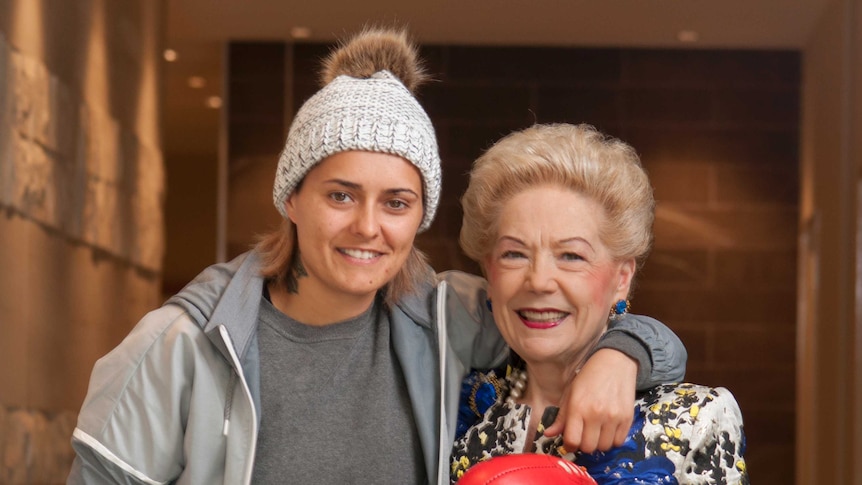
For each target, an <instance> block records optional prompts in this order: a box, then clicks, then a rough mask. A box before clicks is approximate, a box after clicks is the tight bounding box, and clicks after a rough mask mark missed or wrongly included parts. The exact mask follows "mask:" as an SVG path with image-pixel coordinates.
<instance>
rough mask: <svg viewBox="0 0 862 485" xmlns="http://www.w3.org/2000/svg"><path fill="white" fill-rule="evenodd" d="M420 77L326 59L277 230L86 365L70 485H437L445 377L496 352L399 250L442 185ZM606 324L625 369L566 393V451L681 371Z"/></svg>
mask: <svg viewBox="0 0 862 485" xmlns="http://www.w3.org/2000/svg"><path fill="white" fill-rule="evenodd" d="M422 79H423V74H422V71H421V69H420V68H419V66H418V61H417V57H416V52H415V49H414V48H413V47H412V46H411V45H410V44H409V43H408V42H407V41H406V37H405V35H404V34H403V33H401V32H388V31H377V30H370V31H366V32H363V33H362V34H360V35H359V36H357V37H356V38H354V39H352V40H351V41H350V42H348V43H347V44H345V45H343V46H341V47H340V48H339V49H337V50H336V51H335V52H334V53H333V54H332V55H331V56H330V58H329V59H327V61H326V64H325V68H324V76H323V84H324V86H323V88H322V89H321V90H320V91H318V92H317V93H316V94H315V95H314V96H312V97H311V98H310V99H309V100H308V101H306V102H305V104H304V105H303V106H302V108H301V109H300V110H299V112H298V113H297V115H296V118H295V119H294V121H293V124H292V126H291V129H290V132H289V134H288V137H287V142H286V145H285V148H284V151H283V152H282V154H281V157H280V159H279V163H278V170H277V173H276V178H275V184H274V191H273V192H274V193H273V195H274V201H275V207H276V209H277V210H278V211H279V212H280V213H281V214H282V215H283V216H284V222H283V225H282V227H281V228H280V229H278V230H277V231H275V232H273V233H272V234H270V235H268V236H266V237H265V238H264V239H263V240H262V241H261V243H260V244H259V245H258V246H257V247H256V248H255V249H254V250H252V251H250V252H248V253H247V254H245V255H243V256H241V257H239V258H237V259H236V260H235V261H233V262H231V263H228V264H223V265H216V266H214V267H211V268H209V269H207V270H205V271H204V272H203V273H202V274H201V275H200V276H198V277H197V278H196V279H195V280H194V281H193V282H192V283H190V284H189V285H188V286H187V287H186V288H185V289H183V290H182V291H181V292H180V293H179V294H178V295H176V296H175V297H173V298H171V299H170V300H169V301H168V303H167V304H166V305H165V306H164V307H162V308H160V309H158V310H155V311H154V312H152V313H150V314H148V315H147V316H146V317H144V319H143V320H142V321H141V322H140V323H139V324H138V326H137V327H136V328H135V329H134V330H133V331H132V333H131V334H130V335H129V336H128V337H127V338H126V340H124V341H123V342H122V343H121V344H120V345H119V346H118V347H117V348H116V349H115V350H114V351H112V352H111V353H110V354H108V355H107V356H106V357H105V358H103V359H102V360H100V361H99V363H97V365H96V368H95V370H94V371H93V376H92V379H91V382H90V389H89V392H88V395H87V398H86V401H85V402H84V405H83V408H82V410H81V413H80V415H79V418H78V426H77V428H76V429H75V432H74V436H73V445H74V447H75V450H76V452H77V459H76V461H75V465H74V468H73V470H72V474H71V476H70V480H69V481H70V482H71V483H84V482H86V483H93V482H99V481H111V482H122V483H168V482H170V483H173V482H177V483H232V484H233V483H237V484H242V483H249V482H250V481H254V482H257V483H284V482H290V483H379V484H386V483H393V484H394V483H397V484H404V483H438V481H445V480H448V452H449V449H450V447H451V443H452V439H453V438H454V435H453V433H452V430H453V429H454V425H455V417H456V406H457V398H458V391H457V390H458V388H459V386H460V382H461V379H462V378H463V376H464V375H465V374H466V372H467V371H468V370H469V369H470V368H490V367H493V366H496V365H499V364H501V363H502V362H504V361H505V358H506V355H507V353H508V351H507V349H506V347H505V342H504V341H503V339H502V338H501V337H500V335H499V333H498V331H497V330H496V327H495V326H494V323H493V319H492V317H491V315H490V314H489V311H488V309H487V307H486V305H485V300H486V298H485V289H484V281H483V280H481V279H480V278H477V277H472V276H469V275H464V274H458V273H453V274H448V275H446V276H444V277H440V278H438V277H436V276H435V275H434V273H433V272H432V271H431V270H430V268H429V267H428V266H427V265H426V264H425V262H424V260H423V258H422V256H421V254H420V253H419V252H418V251H417V250H416V249H415V248H414V246H413V241H414V238H415V235H416V234H417V232H419V231H422V230H424V229H427V228H428V226H429V225H430V224H431V221H432V219H433V217H434V213H435V211H436V209H437V204H438V199H439V196H440V182H441V175H440V158H439V155H438V150H437V142H436V139H435V135H434V130H433V127H432V125H431V122H430V120H429V118H428V116H427V114H426V113H425V111H424V110H423V109H422V106H421V105H420V104H419V103H418V101H417V100H416V98H415V97H414V96H413V93H412V90H413V89H414V88H415V87H416V86H417V85H418V84H419V82H420V81H421V80H422ZM622 328H623V329H621V331H620V332H618V334H617V335H616V337H610V338H608V339H607V340H606V342H605V344H606V345H607V346H608V347H612V348H619V349H621V350H626V349H632V350H629V351H628V352H629V353H630V354H632V356H633V357H635V359H636V360H632V359H631V358H629V357H627V356H626V355H624V354H623V353H620V352H617V351H616V350H611V349H610V348H608V349H603V350H601V351H599V352H597V353H596V355H595V356H594V358H593V359H591V360H590V363H591V364H592V368H591V370H589V371H588V370H586V369H585V371H584V376H583V378H579V379H578V380H575V382H574V384H573V385H572V386H571V387H572V389H573V391H572V392H573V393H590V394H592V395H594V397H593V399H592V401H591V402H589V403H586V407H584V406H585V404H584V403H583V401H576V402H574V404H573V405H572V406H571V407H568V408H567V410H568V412H569V416H568V418H567V419H566V421H567V422H568V421H572V422H574V423H575V424H573V425H570V426H566V433H567V436H571V437H570V440H571V441H573V442H583V445H584V446H586V447H595V446H597V445H598V444H600V443H601V441H602V439H605V441H608V440H607V438H603V437H607V436H611V437H613V436H614V434H615V433H616V431H617V429H618V428H619V427H620V426H621V424H625V423H627V421H628V420H630V418H629V417H628V416H622V417H621V416H619V414H620V413H615V412H614V410H617V409H625V408H627V407H629V406H630V405H631V402H632V399H633V396H634V386H635V384H634V377H635V373H636V372H639V373H640V374H641V381H642V383H644V384H645V385H650V384H651V383H654V382H655V381H656V380H659V381H663V380H673V379H676V378H679V377H680V376H681V375H682V372H683V371H684V361H685V351H684V349H683V348H682V346H681V343H680V342H679V341H678V339H676V337H675V336H674V335H673V334H672V333H671V332H670V331H669V330H667V329H666V328H664V327H663V326H661V325H660V324H656V325H653V323H652V322H648V321H644V320H638V319H635V318H632V319H629V320H627V321H626V322H624V323H623V325H622ZM668 348H671V349H673V350H671V351H670V352H667V351H666V349H668ZM649 351H651V352H652V354H649V353H648V352H649ZM596 382H600V383H602V385H601V386H597V385H595V383H596ZM607 382H611V383H613V384H612V385H611V386H607V384H605V383H607ZM597 403H601V405H598V404H597ZM593 408H602V409H606V410H608V411H605V412H603V413H598V414H590V413H589V411H588V410H589V409H593ZM585 409H586V410H587V411H584V410H585ZM579 426H580V428H579ZM625 427H627V425H626V426H625ZM581 429H583V430H586V432H582V431H581ZM587 432H588V433H589V435H590V436H589V437H588V439H586V440H584V439H582V435H586V434H587ZM441 449H442V450H443V452H442V453H441Z"/></svg>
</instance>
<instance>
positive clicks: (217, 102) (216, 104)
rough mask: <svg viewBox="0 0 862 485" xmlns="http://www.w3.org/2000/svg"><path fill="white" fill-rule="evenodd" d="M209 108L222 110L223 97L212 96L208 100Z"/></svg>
mask: <svg viewBox="0 0 862 485" xmlns="http://www.w3.org/2000/svg"><path fill="white" fill-rule="evenodd" d="M206 104H207V108H212V109H219V108H221V97H219V96H210V97H209V98H207V102H206Z"/></svg>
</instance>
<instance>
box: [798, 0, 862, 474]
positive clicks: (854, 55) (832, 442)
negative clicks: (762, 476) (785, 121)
mask: <svg viewBox="0 0 862 485" xmlns="http://www.w3.org/2000/svg"><path fill="white" fill-rule="evenodd" d="M803 79H804V81H803V121H802V158H801V170H802V173H801V181H802V184H801V196H800V255H799V256H800V280H799V295H800V303H799V305H800V307H799V310H800V311H799V328H798V348H797V353H798V359H799V365H798V369H799V372H798V376H797V406H798V408H797V409H798V415H797V454H796V457H797V460H796V469H797V483H799V484H819V483H842V484H860V483H862V473H860V466H862V446H860V445H862V436H860V422H859V417H860V409H862V406H860V398H862V396H860V391H862V384H860V358H862V340H860V313H859V307H860V303H862V300H860V299H862V294H860V292H859V289H860V286H859V285H860V272H859V269H858V265H859V257H858V256H859V253H858V251H859V248H860V246H859V244H860V240H859V231H860V230H862V224H860V220H859V217H860V211H859V207H860V203H862V198H860V197H862V193H860V190H859V183H860V181H862V178H860V167H862V149H860V139H862V101H860V100H862V8H860V6H859V2H858V1H856V0H835V1H833V2H831V4H830V5H829V7H828V9H827V10H826V11H825V13H824V15H823V17H822V18H821V20H820V22H819V23H818V25H817V27H816V29H815V31H814V32H813V34H812V36H811V38H810V40H809V42H808V44H807V46H806V48H805V51H804V66H803Z"/></svg>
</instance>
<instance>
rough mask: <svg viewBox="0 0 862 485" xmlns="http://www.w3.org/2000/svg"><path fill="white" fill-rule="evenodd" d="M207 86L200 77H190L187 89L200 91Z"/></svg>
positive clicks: (205, 81)
mask: <svg viewBox="0 0 862 485" xmlns="http://www.w3.org/2000/svg"><path fill="white" fill-rule="evenodd" d="M206 85H207V80H206V79H204V78H202V77H200V76H191V77H190V78H189V87H190V88H193V89H200V88H202V87H204V86H206Z"/></svg>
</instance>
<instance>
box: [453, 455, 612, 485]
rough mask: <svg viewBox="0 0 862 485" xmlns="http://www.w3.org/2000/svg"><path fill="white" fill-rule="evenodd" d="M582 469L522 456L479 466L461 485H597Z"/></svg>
mask: <svg viewBox="0 0 862 485" xmlns="http://www.w3.org/2000/svg"><path fill="white" fill-rule="evenodd" d="M595 483H596V481H595V480H593V479H592V477H590V475H589V474H588V473H587V472H586V470H584V469H583V468H581V467H579V466H578V465H575V464H574V463H572V462H570V461H566V460H563V459H562V458H558V457H556V456H550V455H538V454H535V453H523V454H515V455H503V456H496V457H494V458H491V459H490V460H486V461H483V462H480V463H477V464H475V465H473V466H472V467H470V469H469V470H467V473H465V474H464V476H462V477H461V479H460V480H458V485H548V484H559V485H595Z"/></svg>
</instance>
